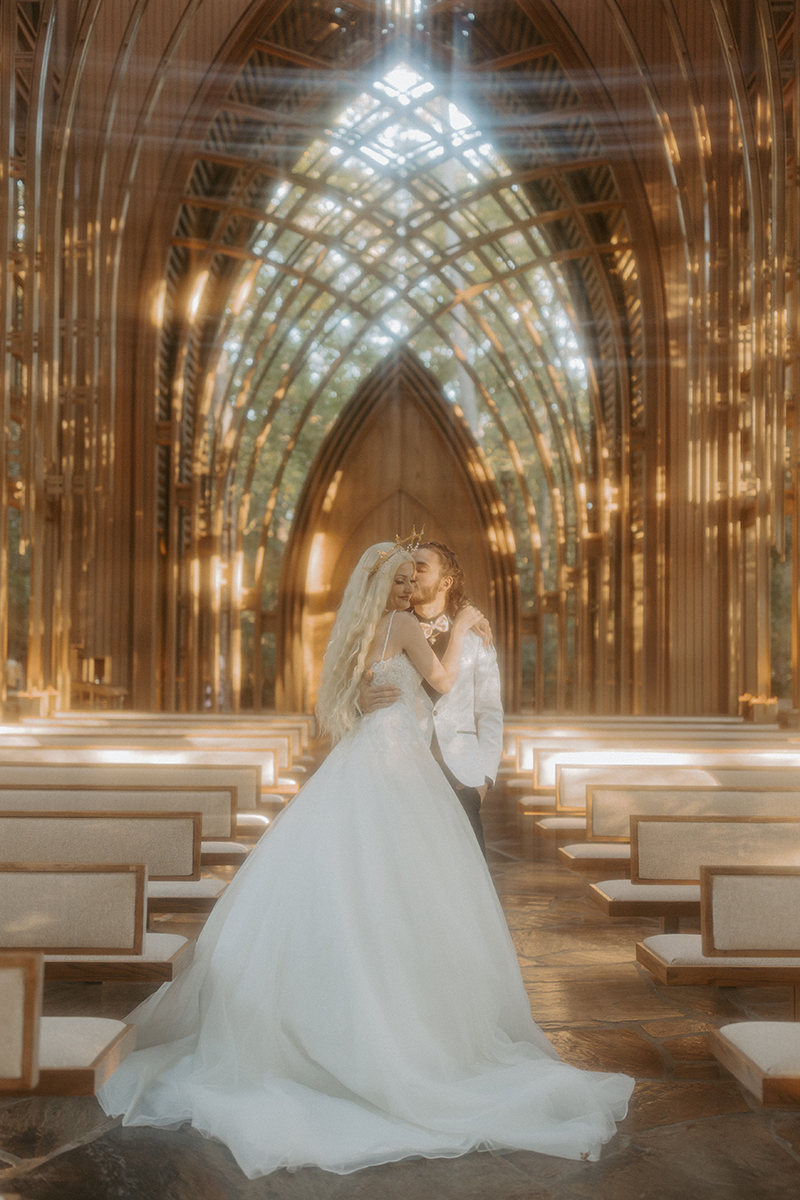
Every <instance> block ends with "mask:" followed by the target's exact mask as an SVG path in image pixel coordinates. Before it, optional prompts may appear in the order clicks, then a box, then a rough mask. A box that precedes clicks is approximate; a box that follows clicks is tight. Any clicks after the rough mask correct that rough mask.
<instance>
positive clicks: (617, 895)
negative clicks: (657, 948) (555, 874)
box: [589, 816, 800, 933]
mask: <svg viewBox="0 0 800 1200" xmlns="http://www.w3.org/2000/svg"><path fill="white" fill-rule="evenodd" d="M630 820H631V878H630V879H606V880H603V881H602V882H600V883H595V884H592V885H591V887H590V889H589V891H590V895H591V896H592V899H593V900H594V901H595V903H596V904H598V905H599V907H600V908H601V909H602V910H603V912H605V913H606V914H607V915H608V916H610V917H628V918H631V917H657V918H658V919H659V920H660V921H661V925H662V929H663V931H664V932H665V933H666V932H673V931H677V929H678V923H679V921H680V918H681V917H690V916H699V914H700V867H701V866H717V865H730V864H735V865H737V866H738V865H741V866H747V865H760V864H764V863H769V864H771V865H774V866H788V865H791V864H793V863H795V862H798V861H800V816H798V817H761V816H753V817H743V816H737V817H669V816H666V817H664V816H661V817H639V816H632V817H631V819H630Z"/></svg>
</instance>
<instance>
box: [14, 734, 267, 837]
mask: <svg viewBox="0 0 800 1200" xmlns="http://www.w3.org/2000/svg"><path fill="white" fill-rule="evenodd" d="M46 754H48V755H50V754H52V751H48V752H46ZM0 785H4V786H7V787H11V786H22V787H42V788H48V787H52V786H56V787H58V786H66V785H69V786H73V787H76V788H78V787H88V788H94V787H97V788H104V787H105V788H119V787H121V788H131V787H140V788H144V789H148V790H150V791H153V792H155V791H160V790H161V789H162V787H166V788H167V789H171V788H177V787H181V788H189V789H193V788H198V789H201V790H202V789H206V788H210V789H213V790H218V791H230V790H232V789H235V801H236V814H237V823H238V822H240V821H241V818H242V816H243V815H245V816H250V815H251V814H252V815H253V816H256V815H257V816H258V817H259V820H260V821H263V820H264V814H263V813H262V812H261V811H260V806H261V774H260V770H259V768H258V767H257V766H253V765H250V766H242V765H239V764H235V765H231V764H224V765H217V764H214V763H203V764H200V765H198V764H195V763H184V762H168V763H161V762H157V763H152V762H140V761H133V762H123V763H119V762H104V761H99V762H98V761H95V762H86V761H84V760H83V759H81V758H78V759H75V758H71V757H64V758H62V759H60V760H59V759H58V758H56V759H55V760H54V759H52V758H50V757H45V758H34V759H33V761H30V760H28V759H25V760H14V761H8V759H6V758H5V757H4V756H2V755H0ZM197 807H198V808H203V807H204V806H203V805H201V804H198V805H197ZM209 832H213V836H214V837H228V836H230V834H231V829H230V828H229V827H227V826H225V825H223V824H220V825H217V826H215V827H214V829H213V831H212V830H211V829H210V828H209Z"/></svg>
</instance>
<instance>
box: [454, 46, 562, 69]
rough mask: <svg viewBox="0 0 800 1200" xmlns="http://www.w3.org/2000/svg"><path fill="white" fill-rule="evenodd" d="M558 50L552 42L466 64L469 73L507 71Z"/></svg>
mask: <svg viewBox="0 0 800 1200" xmlns="http://www.w3.org/2000/svg"><path fill="white" fill-rule="evenodd" d="M555 53H556V48H555V46H553V45H552V44H551V43H550V42H545V43H544V44H543V45H541V46H528V48H527V49H526V50H515V51H514V53H513V54H501V55H500V57H499V58H489V59H486V60H485V61H484V62H478V63H464V64H463V65H464V66H465V67H466V69H467V70H468V71H474V72H476V73H480V72H483V71H505V70H507V69H508V68H509V67H516V66H519V64H520V63H526V62H533V61H534V59H537V58H546V57H547V55H548V54H555Z"/></svg>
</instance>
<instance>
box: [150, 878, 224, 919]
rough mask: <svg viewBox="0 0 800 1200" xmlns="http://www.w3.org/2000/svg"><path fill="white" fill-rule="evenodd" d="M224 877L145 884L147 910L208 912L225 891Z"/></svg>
mask: <svg viewBox="0 0 800 1200" xmlns="http://www.w3.org/2000/svg"><path fill="white" fill-rule="evenodd" d="M227 886H228V885H227V883H226V882H225V880H224V879H214V878H206V879H191V880H187V881H185V882H184V881H183V880H177V881H173V882H170V883H150V882H148V884H147V910H148V912H151V913H153V912H210V911H211V909H212V908H213V907H214V905H215V904H216V902H217V900H218V899H219V897H220V896H221V895H222V893H223V892H224V891H225V888H226V887H227Z"/></svg>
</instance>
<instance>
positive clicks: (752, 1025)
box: [719, 1021, 800, 1084]
mask: <svg viewBox="0 0 800 1200" xmlns="http://www.w3.org/2000/svg"><path fill="white" fill-rule="evenodd" d="M719 1033H720V1034H721V1035H722V1036H723V1037H725V1038H726V1039H727V1040H728V1041H729V1042H730V1043H731V1045H732V1046H735V1047H736V1048H737V1050H741V1051H742V1053H743V1054H746V1055H747V1056H748V1058H750V1059H752V1061H753V1062H754V1063H756V1065H757V1066H758V1068H759V1070H760V1071H763V1072H764V1074H765V1075H796V1076H797V1077H798V1084H800V1025H796V1024H794V1023H790V1022H788V1021H742V1022H740V1023H739V1024H736V1025H723V1026H722V1027H721V1028H720V1030H719Z"/></svg>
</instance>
